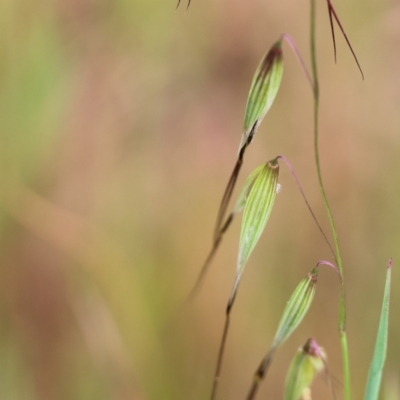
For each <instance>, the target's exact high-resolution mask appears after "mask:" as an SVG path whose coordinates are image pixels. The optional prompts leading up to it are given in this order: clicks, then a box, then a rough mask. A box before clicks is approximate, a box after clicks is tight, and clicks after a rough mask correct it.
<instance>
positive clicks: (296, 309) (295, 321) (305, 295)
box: [272, 268, 318, 348]
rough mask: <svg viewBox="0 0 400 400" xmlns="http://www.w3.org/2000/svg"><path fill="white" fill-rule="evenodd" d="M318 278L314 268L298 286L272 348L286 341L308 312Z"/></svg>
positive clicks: (284, 314) (286, 309)
mask: <svg viewBox="0 0 400 400" xmlns="http://www.w3.org/2000/svg"><path fill="white" fill-rule="evenodd" d="M317 278H318V271H317V269H316V268H314V269H313V270H312V271H311V272H310V273H309V274H308V275H307V277H306V278H304V279H302V280H301V282H300V283H299V284H298V286H297V287H296V289H295V291H294V292H293V294H292V296H291V297H290V299H289V301H288V303H287V305H286V308H285V310H284V311H283V315H282V318H281V321H280V323H279V326H278V330H277V332H276V334H275V339H274V342H273V344H272V348H276V347H278V346H279V345H280V344H281V343H282V342H283V341H285V340H286V339H287V338H288V337H289V336H290V335H291V334H292V332H293V331H294V330H295V329H296V328H297V326H298V325H299V324H300V322H301V321H302V320H303V318H304V317H305V315H306V314H307V311H308V309H309V308H310V305H311V302H312V300H313V298H314V294H315V289H316V285H317Z"/></svg>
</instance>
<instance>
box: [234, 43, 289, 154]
mask: <svg viewBox="0 0 400 400" xmlns="http://www.w3.org/2000/svg"><path fill="white" fill-rule="evenodd" d="M282 75H283V53H282V38H281V39H279V40H278V41H277V42H275V44H274V45H273V46H272V47H271V49H270V50H269V52H268V53H267V54H266V55H265V57H264V58H263V59H262V61H261V63H260V65H259V66H258V68H257V70H256V72H255V74H254V77H253V81H252V83H251V87H250V92H249V96H248V99H247V106H246V112H245V117H244V124H243V134H242V140H241V142H240V147H239V151H240V150H242V149H243V147H245V146H247V145H248V144H249V143H250V142H251V141H252V139H253V136H254V134H255V133H256V131H257V129H258V126H259V125H260V123H261V121H262V119H263V118H264V117H265V114H266V113H267V112H268V110H269V109H270V107H271V105H272V103H273V102H274V100H275V97H276V95H277V93H278V90H279V87H280V85H281V81H282Z"/></svg>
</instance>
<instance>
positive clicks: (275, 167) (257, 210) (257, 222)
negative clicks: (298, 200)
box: [237, 159, 279, 275]
mask: <svg viewBox="0 0 400 400" xmlns="http://www.w3.org/2000/svg"><path fill="white" fill-rule="evenodd" d="M278 176H279V164H278V162H277V160H276V159H274V160H271V161H269V162H267V163H266V164H264V165H262V166H261V167H258V168H257V169H256V170H255V171H254V172H253V173H252V174H251V175H250V176H249V178H248V180H247V181H246V183H245V186H244V191H243V192H242V195H241V196H240V198H239V201H238V205H237V207H240V206H242V205H243V203H244V204H245V205H244V212H243V220H242V228H241V232H240V242H239V255H238V263H237V275H241V274H242V272H243V269H244V267H245V265H246V263H247V260H248V259H249V257H250V254H251V252H252V251H253V250H254V247H255V246H256V244H257V242H258V240H259V239H260V236H261V234H262V232H263V231H264V228H265V225H266V224H267V221H268V219H269V216H270V214H271V211H272V207H273V205H274V202H275V197H276V193H277V187H278Z"/></svg>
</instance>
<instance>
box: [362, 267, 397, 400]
mask: <svg viewBox="0 0 400 400" xmlns="http://www.w3.org/2000/svg"><path fill="white" fill-rule="evenodd" d="M391 275H392V260H391V259H390V260H389V264H388V268H387V273H386V284H385V292H384V295H383V302H382V311H381V319H380V321H379V327H378V335H377V338H376V343H375V351H374V356H373V358H372V362H371V365H370V368H369V373H368V380H367V387H366V390H365V397H364V399H365V400H376V399H378V396H379V389H380V386H381V380H382V371H383V367H384V365H385V359H386V348H387V340H388V326H389V301H390V284H391Z"/></svg>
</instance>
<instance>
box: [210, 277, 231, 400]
mask: <svg viewBox="0 0 400 400" xmlns="http://www.w3.org/2000/svg"><path fill="white" fill-rule="evenodd" d="M235 286H236V287H235V288H234V290H233V292H232V295H231V297H230V299H229V301H228V305H227V307H226V314H225V326H224V331H223V333H222V339H221V344H220V346H219V351H218V359H217V366H216V368H215V374H214V382H213V387H212V390H211V397H210V400H215V399H216V396H217V390H218V384H219V380H220V376H221V368H222V360H223V358H224V350H225V344H226V338H227V337H228V329H229V322H230V318H231V310H232V306H233V303H234V302H235V297H236V292H237V285H235Z"/></svg>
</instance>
